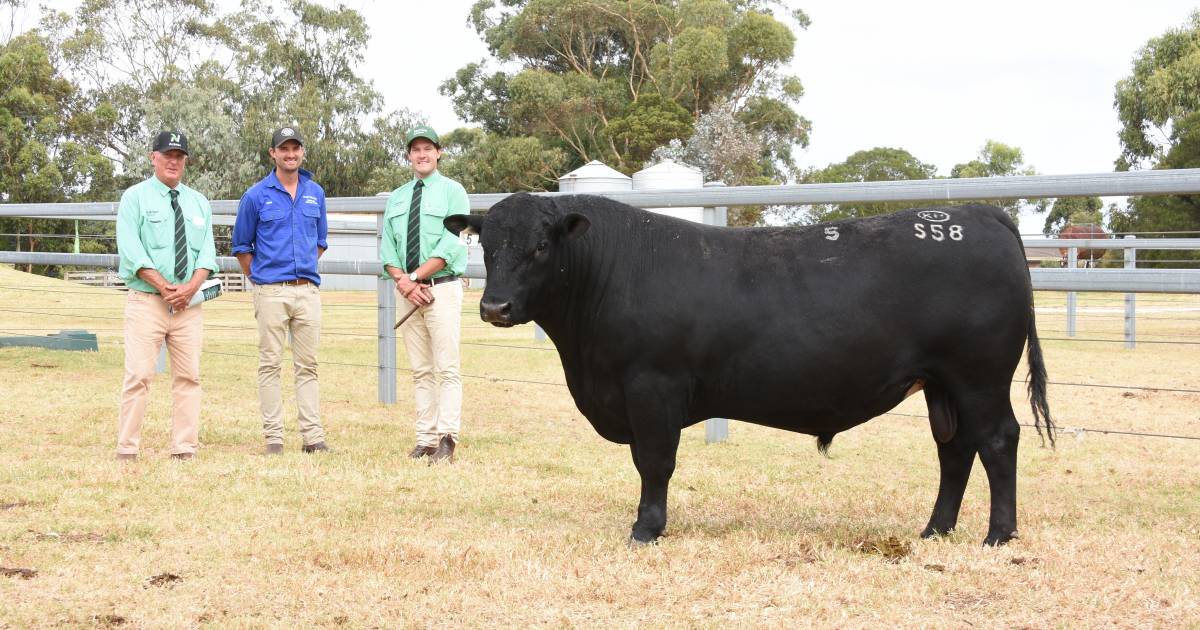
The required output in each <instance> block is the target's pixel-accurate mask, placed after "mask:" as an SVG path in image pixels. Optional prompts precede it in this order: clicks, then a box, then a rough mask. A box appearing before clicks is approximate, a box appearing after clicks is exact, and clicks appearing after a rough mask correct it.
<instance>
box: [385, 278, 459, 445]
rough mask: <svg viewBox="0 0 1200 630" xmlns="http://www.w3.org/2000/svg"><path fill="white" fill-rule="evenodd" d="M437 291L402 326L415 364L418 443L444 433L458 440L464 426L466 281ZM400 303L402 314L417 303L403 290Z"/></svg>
mask: <svg viewBox="0 0 1200 630" xmlns="http://www.w3.org/2000/svg"><path fill="white" fill-rule="evenodd" d="M432 291H433V304H429V305H426V306H422V307H421V308H420V309H419V310H418V311H417V312H416V313H414V314H413V316H412V317H409V318H408V321H406V322H404V325H403V326H401V327H400V330H401V332H403V333H404V347H405V350H406V351H407V352H408V364H409V366H410V367H411V368H412V376H413V399H414V401H415V402H416V406H417V444H419V445H421V446H437V444H438V440H439V439H441V436H443V435H449V436H450V437H451V438H452V439H453V440H454V441H455V442H458V431H459V428H460V427H461V425H462V377H461V375H460V373H459V363H460V359H459V342H460V341H461V339H462V329H461V324H462V301H463V286H462V281H461V280H456V281H453V282H443V283H441V284H437V285H434V286H433V287H432ZM396 304H397V307H396V310H397V312H398V314H399V316H400V317H403V316H404V314H405V313H407V312H408V309H411V308H412V303H411V302H409V301H408V300H407V299H405V298H404V296H402V295H400V293H399V291H397V292H396Z"/></svg>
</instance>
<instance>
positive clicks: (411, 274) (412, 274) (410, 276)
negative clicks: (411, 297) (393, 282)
mask: <svg viewBox="0 0 1200 630" xmlns="http://www.w3.org/2000/svg"><path fill="white" fill-rule="evenodd" d="M408 279H409V280H412V281H413V282H416V281H417V272H415V271H414V272H412V273H410V274H408Z"/></svg>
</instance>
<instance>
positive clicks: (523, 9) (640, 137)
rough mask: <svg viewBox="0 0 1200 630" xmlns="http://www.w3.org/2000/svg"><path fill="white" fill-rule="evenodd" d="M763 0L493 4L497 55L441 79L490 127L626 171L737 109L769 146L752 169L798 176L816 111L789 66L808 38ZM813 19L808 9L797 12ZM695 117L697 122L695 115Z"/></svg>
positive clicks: (803, 22)
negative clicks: (806, 115)
mask: <svg viewBox="0 0 1200 630" xmlns="http://www.w3.org/2000/svg"><path fill="white" fill-rule="evenodd" d="M782 7H783V3H781V2H774V1H754V0H503V2H494V1H491V0H480V1H479V2H476V3H475V5H474V7H473V8H472V12H471V18H470V21H471V24H472V25H473V26H474V28H475V30H476V32H478V33H479V35H480V37H482V38H483V40H484V42H486V43H487V45H488V48H489V51H490V53H491V56H492V58H493V59H494V61H496V62H499V63H500V64H503V65H504V66H505V67H515V68H516V69H515V70H514V71H512V72H503V71H492V70H489V69H488V68H487V63H488V62H487V61H486V60H485V61H483V62H479V63H472V64H469V65H467V66H464V67H463V68H462V69H460V70H459V71H458V72H457V73H456V74H455V76H454V77H452V78H450V79H449V80H447V81H446V82H445V83H443V84H442V86H441V93H442V94H444V95H446V96H448V97H450V98H451V100H452V102H453V103H454V108H455V112H456V113H457V114H458V115H459V116H460V117H462V118H463V119H465V120H468V121H471V122H476V123H478V124H480V125H481V126H482V127H483V129H484V130H485V131H486V132H488V133H490V134H497V135H500V136H502V137H508V138H514V137H520V136H522V135H527V136H532V137H534V138H536V139H537V140H538V141H539V142H540V143H541V144H542V146H543V147H546V148H557V149H561V150H562V151H564V152H566V154H567V155H568V156H569V163H568V164H567V167H573V166H578V165H580V164H583V163H585V162H588V161H590V160H593V159H598V160H601V161H604V162H606V163H607V164H609V165H611V166H613V167H614V168H617V169H619V170H622V171H624V172H627V173H629V172H633V171H635V170H637V169H639V168H641V167H642V166H644V163H645V162H646V160H647V158H648V157H649V156H650V155H651V153H652V151H653V149H654V148H655V147H658V146H662V145H663V144H665V143H668V142H670V141H672V140H676V141H678V142H679V144H680V145H681V146H682V145H683V144H685V143H686V139H687V138H688V134H689V133H694V132H695V128H697V127H698V123H699V121H700V120H701V118H702V117H703V116H704V114H706V113H709V112H712V111H715V110H717V109H720V108H730V109H731V110H732V114H733V115H734V116H736V117H738V118H739V119H740V120H742V122H743V124H744V125H745V126H746V128H747V129H748V131H749V133H750V134H751V136H752V137H753V140H754V142H755V144H756V147H757V148H756V151H755V161H756V162H758V163H759V166H758V167H757V168H755V169H753V173H751V174H749V175H746V176H745V177H764V176H765V177H769V178H771V179H773V180H779V181H782V180H783V179H786V178H787V177H788V176H789V175H790V174H791V173H792V170H793V169H794V162H793V158H792V146H794V145H795V144H800V145H801V146H804V145H806V144H807V142H808V131H809V124H808V121H806V120H804V119H803V118H802V117H800V116H799V115H798V114H796V113H795V112H794V111H792V110H791V105H792V104H793V103H795V102H796V101H797V100H798V99H799V98H800V96H801V95H802V94H803V88H802V86H801V85H800V82H799V80H798V79H797V78H796V77H793V76H790V75H786V74H784V73H783V72H782V70H783V69H784V68H785V67H786V66H787V64H788V63H790V61H791V59H792V55H793V48H794V45H795V35H794V34H793V32H792V31H791V29H790V28H789V27H788V26H787V25H786V24H784V23H783V22H781V21H779V20H778V19H776V17H775V16H774V15H773V14H772V12H771V11H772V10H773V9H777V8H782ZM791 18H792V19H794V20H795V22H796V23H797V24H798V25H799V26H800V27H801V28H803V27H806V26H807V25H808V19H807V16H805V15H804V14H803V13H802V12H795V13H793V14H792V16H791ZM684 113H686V114H687V116H688V117H689V118H690V119H691V120H690V121H689V120H687V119H685V117H684Z"/></svg>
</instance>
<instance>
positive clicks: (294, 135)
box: [271, 127, 304, 149]
mask: <svg viewBox="0 0 1200 630" xmlns="http://www.w3.org/2000/svg"><path fill="white" fill-rule="evenodd" d="M288 140H295V141H296V142H299V143H300V146H304V138H302V137H300V130H299V129H296V128H295V127H281V128H280V129H278V130H276V131H275V135H273V136H271V148H272V149H278V148H279V145H281V144H283V143H284V142H287V141H288Z"/></svg>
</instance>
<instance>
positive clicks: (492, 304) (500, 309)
mask: <svg viewBox="0 0 1200 630" xmlns="http://www.w3.org/2000/svg"><path fill="white" fill-rule="evenodd" d="M479 318H480V319H482V320H483V321H485V322H489V323H490V324H492V325H493V326H501V327H504V328H508V327H509V326H512V325H513V322H512V302H501V301H500V300H497V299H495V298H489V297H488V296H486V295H485V296H483V299H482V300H480V301H479Z"/></svg>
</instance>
